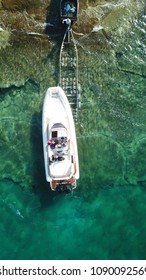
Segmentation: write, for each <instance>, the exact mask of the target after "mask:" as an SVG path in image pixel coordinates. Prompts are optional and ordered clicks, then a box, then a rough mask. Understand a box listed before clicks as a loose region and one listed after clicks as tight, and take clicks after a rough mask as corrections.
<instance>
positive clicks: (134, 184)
mask: <svg viewBox="0 0 146 280" xmlns="http://www.w3.org/2000/svg"><path fill="white" fill-rule="evenodd" d="M128 24H129V23H128ZM130 24H131V26H132V29H131V28H129V29H128V28H127V25H126V28H127V29H126V30H125V33H124V36H121V37H118V36H117V37H116V34H115V36H114V34H112V36H111V41H110V42H107V41H106V40H105V39H104V40H103V37H102V36H101V38H100V36H99V35H98V33H97V34H96V33H91V34H89V36H83V37H81V38H80V37H79V36H78V37H76V41H77V47H78V52H79V80H80V84H81V88H82V92H81V98H82V99H81V103H82V107H81V110H80V112H79V116H78V123H77V125H76V131H77V141H78V150H79V162H80V179H79V180H78V182H77V189H76V190H75V191H74V192H73V193H71V194H67V195H66V194H61V195H60V194H58V193H55V192H52V191H51V190H50V187H49V185H48V184H47V183H46V182H45V174H44V164H43V149H42V134H41V113H42V104H43V98H44V95H45V91H46V84H47V85H48V86H53V85H56V80H57V78H56V73H57V71H58V70H57V69H56V70H55V67H56V66H57V62H56V61H58V60H57V59H58V56H57V55H56V53H55V51H54V52H53V55H52V56H51V55H50V57H51V59H50V57H49V56H48V57H47V59H46V60H45V58H46V57H45V55H46V53H47V52H46V51H44V50H43V49H41V53H40V51H39V48H38V47H37V49H38V50H36V49H35V41H34V42H33V46H34V54H33V55H34V57H35V53H36V57H37V59H38V60H36V61H35V60H34V68H35V67H38V68H37V71H36V72H37V75H36V76H37V77H40V75H41V74H42V72H43V69H44V68H45V69H46V70H45V71H46V75H47V76H48V81H45V78H44V77H42V80H41V82H40V81H39V82H38V81H36V80H35V79H34V78H33V75H34V73H33V75H32V72H31V71H32V70H31V67H32V64H31V67H30V68H29V67H28V73H27V75H28V77H30V78H28V79H27V81H26V82H25V83H24V85H22V86H19V85H20V84H21V83H18V87H16V86H12V87H9V88H6V89H1V91H0V209H1V211H0V219H1V223H0V240H1V251H0V259H8V260H9V259H10V260H12V259H17V260H19V259H32V260H33V259H38V260H39V259H49V260H50V259H54V260H62V259H67V260H72V259H75V260H76V259H81V260H82V259H109V260H110V259H111V260H112V259H145V258H146V240H145V236H146V220H145V212H146V203H145V202H146V137H145V135H146V121H145V120H146V114H145V112H146V100H145V93H146V92H145V90H146V81H145V79H146V68H145V54H146V40H145V33H146V31H145V27H146V16H145V14H144V13H142V14H141V15H139V17H138V18H137V19H135V20H133V22H131V23H130ZM100 35H101V34H100ZM21 36H22V35H21ZM41 38H42V37H41ZM31 40H32V39H30V41H31ZM41 40H43V38H42V39H41ZM45 42H46V41H45ZM26 43H27V42H26ZM31 43H32V41H31ZM21 44H22V43H21ZM21 44H20V45H19V42H17V44H16V46H15V47H16V49H14V51H16V52H17V51H18V50H19V48H20V47H22V46H21ZM52 44H53V43H52ZM46 45H47V43H46ZM42 46H43V42H42ZM49 46H50V45H49ZM57 47H58V46H57ZM20 49H21V48H20ZM54 49H55V44H54ZM56 49H57V48H56ZM58 49H59V47H58ZM25 51H26V46H25V50H24V53H23V48H22V56H21V52H20V53H19V56H18V57H19V59H18V61H17V63H16V64H17V67H18V68H17V69H16V70H17V71H16V73H17V72H19V63H20V66H21V67H22V65H23V63H22V61H23V59H24V57H25ZM38 52H39V53H40V56H41V55H42V57H41V58H42V61H41V67H40V65H38V61H39V55H38ZM56 52H57V51H56ZM7 55H8V57H6V54H5V59H6V64H8V65H7V67H6V69H7V72H6V77H8V76H9V74H8V73H9V71H10V69H14V68H15V67H14V65H13V64H14V61H15V59H14V57H13V61H12V62H13V63H12V65H11V63H10V62H9V49H8V52H7ZM55 56H57V59H56V57H55ZM29 59H30V58H29ZM33 59H34V58H33ZM43 61H46V62H45V63H46V64H44V62H43ZM31 62H32V61H31ZM55 62H56V64H55ZM9 63H10V65H9ZM25 63H26V64H25V67H24V70H26V67H27V60H25ZM54 65H55V66H54ZM10 66H12V68H11V67H10ZM39 67H40V68H39ZM26 72H27V71H25V75H26ZM25 75H24V76H25ZM14 77H15V75H14ZM18 80H19V79H18ZM34 80H35V81H34ZM43 83H44V84H43ZM8 84H9V83H8ZM22 84H23V83H22Z"/></svg>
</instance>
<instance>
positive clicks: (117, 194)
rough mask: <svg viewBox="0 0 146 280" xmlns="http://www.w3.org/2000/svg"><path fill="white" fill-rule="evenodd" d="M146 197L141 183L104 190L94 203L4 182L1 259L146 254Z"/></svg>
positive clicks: (0, 203) (138, 256)
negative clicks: (34, 190) (139, 185)
mask: <svg viewBox="0 0 146 280" xmlns="http://www.w3.org/2000/svg"><path fill="white" fill-rule="evenodd" d="M89 196H90V193H89ZM145 200H146V191H145V189H144V188H140V187H138V186H137V187H136V186H134V187H123V186H122V187H118V186H117V187H114V188H105V189H100V190H99V191H98V195H97V197H96V198H95V200H94V201H92V203H91V202H90V203H89V202H87V201H86V202H85V201H84V199H82V197H81V196H79V195H77V192H76V193H74V194H73V195H61V196H60V195H58V194H54V193H51V192H50V191H49V189H48V190H47V189H45V188H44V189H43V190H37V191H36V192H35V193H34V192H31V191H26V190H22V189H21V188H20V187H19V185H16V184H13V183H12V182H8V181H4V182H1V190H0V207H1V226H0V231H1V241H2V242H1V259H54V260H58V259H59V260H61V259H68V260H72V259H145V258H146V251H145V246H146V242H145V234H146V222H145V211H146V204H145Z"/></svg>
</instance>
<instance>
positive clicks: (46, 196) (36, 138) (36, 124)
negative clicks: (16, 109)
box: [30, 112, 55, 208]
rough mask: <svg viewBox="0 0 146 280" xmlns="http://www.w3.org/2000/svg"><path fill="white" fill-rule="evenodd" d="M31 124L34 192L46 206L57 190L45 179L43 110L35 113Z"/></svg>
mask: <svg viewBox="0 0 146 280" xmlns="http://www.w3.org/2000/svg"><path fill="white" fill-rule="evenodd" d="M31 124H32V127H31V136H30V141H31V144H32V160H33V168H32V172H33V174H32V177H33V192H34V193H35V194H36V195H37V196H38V197H39V200H40V203H41V208H45V207H48V205H50V204H51V203H52V202H53V198H54V196H55V192H52V191H51V189H50V184H49V183H47V182H46V180H45V168H44V156H43V142H42V112H40V113H35V114H34V115H33V117H32V122H31Z"/></svg>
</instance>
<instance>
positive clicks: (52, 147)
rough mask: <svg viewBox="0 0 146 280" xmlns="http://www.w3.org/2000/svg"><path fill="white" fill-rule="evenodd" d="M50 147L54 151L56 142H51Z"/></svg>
mask: <svg viewBox="0 0 146 280" xmlns="http://www.w3.org/2000/svg"><path fill="white" fill-rule="evenodd" d="M50 147H51V149H52V150H53V149H55V141H52V142H51V145H50Z"/></svg>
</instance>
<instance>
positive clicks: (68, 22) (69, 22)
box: [62, 18, 71, 28]
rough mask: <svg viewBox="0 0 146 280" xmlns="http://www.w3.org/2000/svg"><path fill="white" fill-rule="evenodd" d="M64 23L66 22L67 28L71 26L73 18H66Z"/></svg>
mask: <svg viewBox="0 0 146 280" xmlns="http://www.w3.org/2000/svg"><path fill="white" fill-rule="evenodd" d="M62 23H65V24H66V26H67V28H70V27H71V20H70V18H66V19H64V20H63V21H62Z"/></svg>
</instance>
